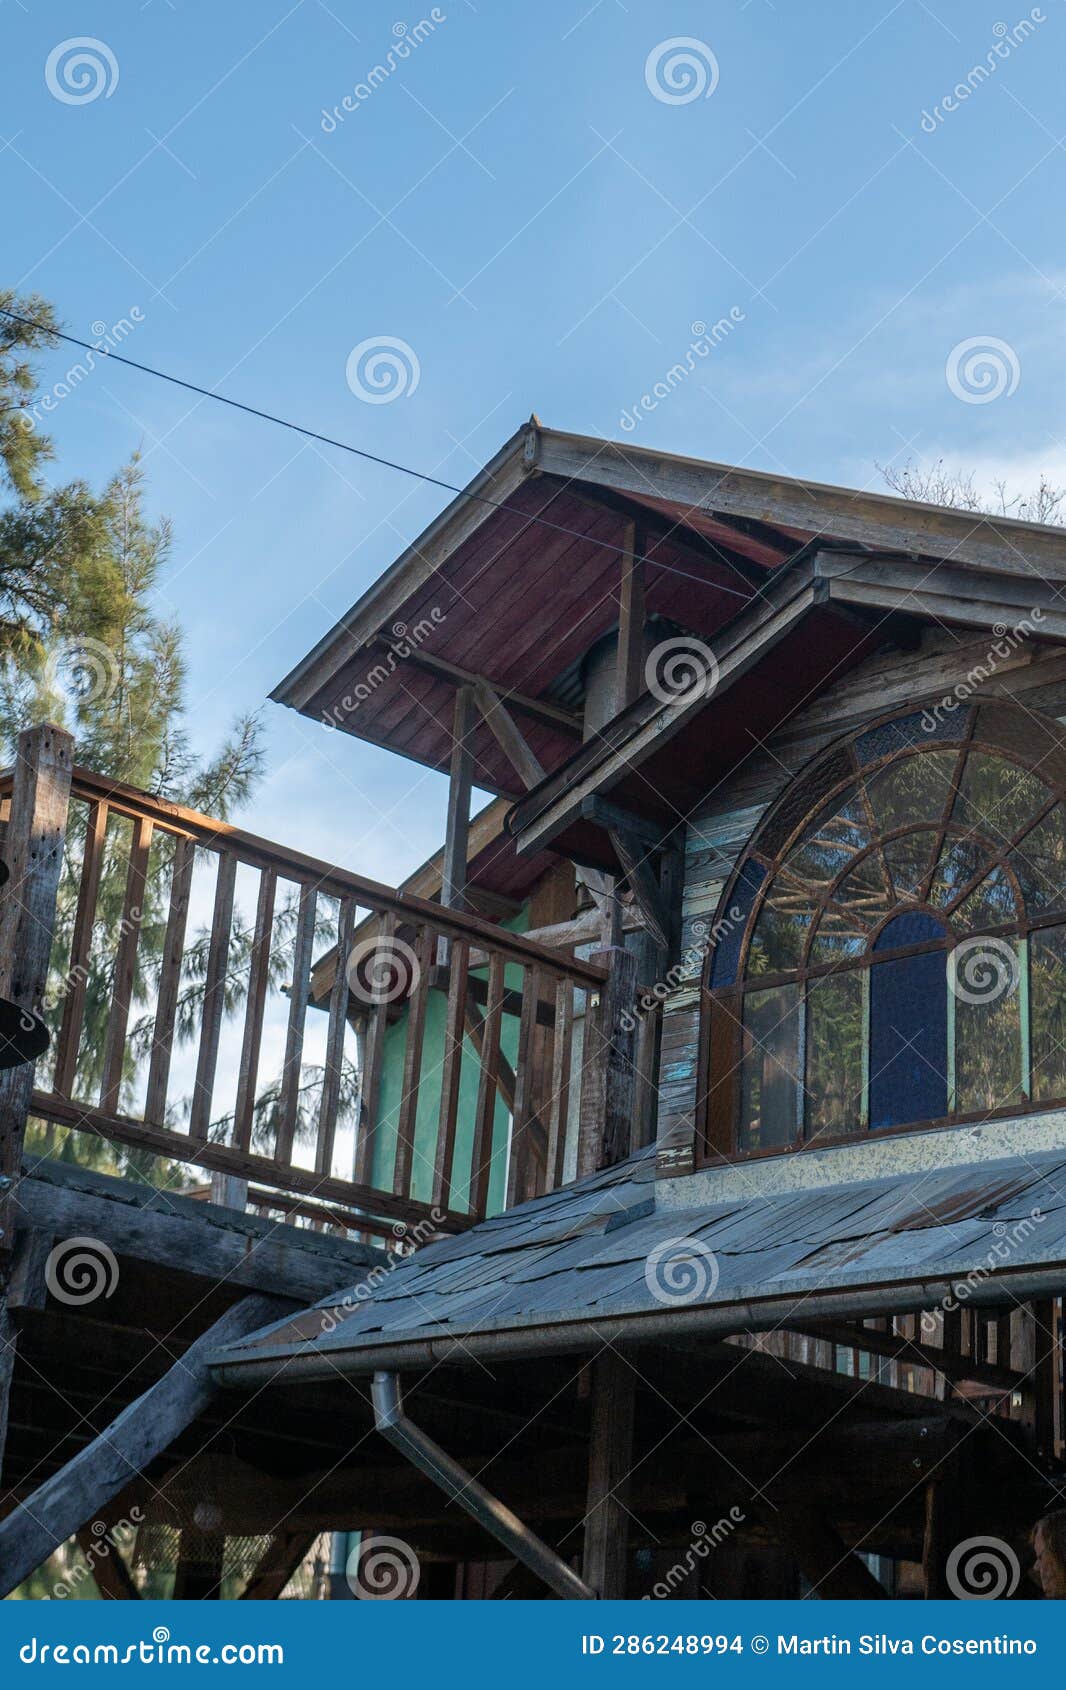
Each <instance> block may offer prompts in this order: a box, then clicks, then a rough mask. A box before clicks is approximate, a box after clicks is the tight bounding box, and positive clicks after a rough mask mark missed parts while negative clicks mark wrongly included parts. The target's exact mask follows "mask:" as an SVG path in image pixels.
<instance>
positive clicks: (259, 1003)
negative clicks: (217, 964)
mask: <svg viewBox="0 0 1066 1690" xmlns="http://www.w3.org/2000/svg"><path fill="white" fill-rule="evenodd" d="M277 889H278V877H277V875H276V873H275V872H274V870H273V869H264V870H263V872H262V874H261V875H260V877H259V896H258V898H257V900H256V906H255V928H254V930H253V932H252V950H251V956H250V957H249V966H248V999H247V1002H246V1005H245V1010H244V1033H243V1036H242V1039H241V1059H240V1064H239V1066H238V1069H237V1101H236V1103H235V1105H234V1109H233V1142H234V1144H235V1145H236V1146H237V1149H238V1150H248V1149H250V1147H251V1143H252V1127H253V1125H254V1122H255V1091H256V1084H257V1082H258V1079H259V1050H260V1046H261V1045H262V1042H263V1012H264V1009H265V1006H266V997H267V990H268V988H269V985H270V942H271V939H272V938H273V934H274V900H275V898H276V896H277Z"/></svg>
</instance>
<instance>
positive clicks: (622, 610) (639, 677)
mask: <svg viewBox="0 0 1066 1690" xmlns="http://www.w3.org/2000/svg"><path fill="white" fill-rule="evenodd" d="M640 539H641V537H640V535H639V533H638V530H637V525H636V523H635V522H627V523H626V525H625V540H624V551H623V554H622V581H621V588H620V591H619V596H618V605H619V614H618V667H617V670H616V681H615V709H616V711H619V712H620V711H622V710H624V709H625V708H626V706H627V705H628V704H632V702H633V700H634V699H635V698H639V697H640V695H641V693H642V692H643V691H644V623H645V609H644V559H643V557H642V556H640V555H638V554H639V549H640Z"/></svg>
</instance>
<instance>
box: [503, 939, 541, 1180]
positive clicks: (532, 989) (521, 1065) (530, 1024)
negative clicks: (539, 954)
mask: <svg viewBox="0 0 1066 1690" xmlns="http://www.w3.org/2000/svg"><path fill="white" fill-rule="evenodd" d="M539 997H540V974H539V973H538V971H537V969H535V968H524V969H523V970H522V1014H521V1017H520V1019H519V1023H518V1057H517V1059H516V1061H515V1095H514V1117H513V1120H512V1124H511V1154H510V1158H509V1161H508V1167H507V1207H508V1208H509V1209H510V1208H513V1207H514V1205H515V1204H516V1203H521V1202H522V1201H523V1199H524V1198H525V1196H526V1194H527V1193H526V1187H527V1183H528V1180H529V1169H530V1164H531V1162H532V1161H533V1158H534V1156H535V1154H536V1148H537V1147H536V1144H535V1142H534V1140H535V1135H536V1129H537V1127H539V1126H540V1122H539V1121H537V1119H536V1114H535V1112H534V1108H533V1080H534V1073H533V1047H534V1039H535V1036H536V1030H537V1003H538V1000H539ZM541 1138H542V1140H543V1128H541ZM541 1148H542V1149H543V1143H542V1145H541Z"/></svg>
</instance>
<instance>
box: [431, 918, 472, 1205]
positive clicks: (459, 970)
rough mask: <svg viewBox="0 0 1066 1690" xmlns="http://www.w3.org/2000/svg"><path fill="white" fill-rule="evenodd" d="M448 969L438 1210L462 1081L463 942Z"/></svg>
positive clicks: (466, 952) (466, 965) (451, 952)
mask: <svg viewBox="0 0 1066 1690" xmlns="http://www.w3.org/2000/svg"><path fill="white" fill-rule="evenodd" d="M448 967H449V974H448V1014H447V1020H446V1022H445V1027H444V1059H443V1063H442V1066H441V1079H440V1117H439V1119H438V1123H437V1147H436V1155H435V1157H434V1167H433V1201H434V1203H435V1204H436V1205H437V1207H438V1208H440V1209H450V1208H451V1206H452V1171H453V1165H454V1162H455V1129H456V1124H457V1122H458V1117H459V1081H460V1079H461V1078H462V1067H463V1040H464V1037H465V1035H466V987H467V980H468V978H469V973H470V946H469V945H468V944H467V943H466V941H465V940H464V939H455V940H454V941H452V942H451V944H450V945H449V947H448Z"/></svg>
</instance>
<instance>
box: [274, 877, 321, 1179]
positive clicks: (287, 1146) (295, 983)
mask: <svg viewBox="0 0 1066 1690" xmlns="http://www.w3.org/2000/svg"><path fill="white" fill-rule="evenodd" d="M317 906H318V893H317V892H316V891H315V888H314V887H313V886H301V887H300V905H299V910H298V912H297V916H296V943H295V946H294V948H293V959H292V994H291V996H290V998H289V1023H288V1027H287V1029H286V1033H285V1066H284V1067H283V1069H282V1072H281V1093H280V1096H279V1099H278V1135H277V1142H276V1144H275V1147H274V1154H275V1156H276V1157H277V1159H278V1161H279V1162H284V1163H288V1162H291V1161H292V1145H293V1139H294V1138H295V1136H296V1117H297V1114H298V1113H299V1109H300V1073H301V1068H302V1063H303V1049H304V1022H305V1020H306V1019H307V995H308V989H309V986H310V981H311V961H312V958H313V955H314V948H315V910H316V908H317Z"/></svg>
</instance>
